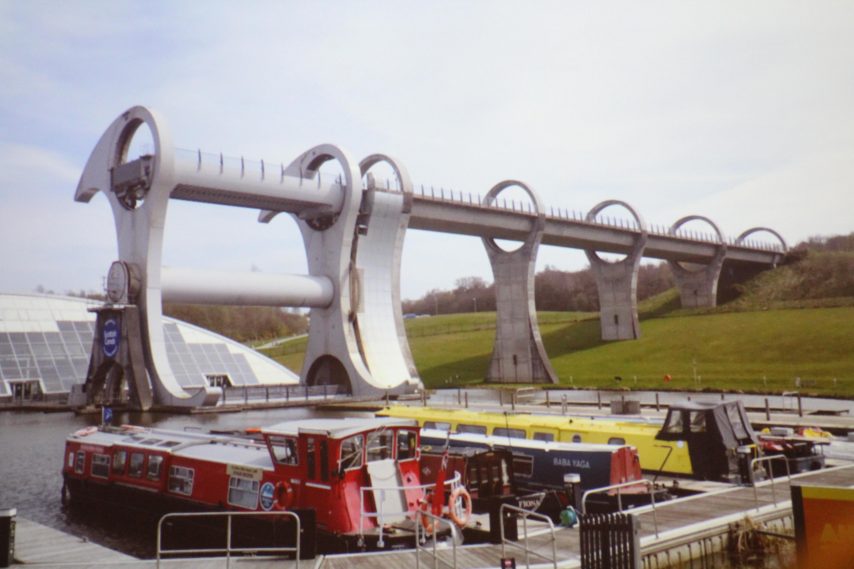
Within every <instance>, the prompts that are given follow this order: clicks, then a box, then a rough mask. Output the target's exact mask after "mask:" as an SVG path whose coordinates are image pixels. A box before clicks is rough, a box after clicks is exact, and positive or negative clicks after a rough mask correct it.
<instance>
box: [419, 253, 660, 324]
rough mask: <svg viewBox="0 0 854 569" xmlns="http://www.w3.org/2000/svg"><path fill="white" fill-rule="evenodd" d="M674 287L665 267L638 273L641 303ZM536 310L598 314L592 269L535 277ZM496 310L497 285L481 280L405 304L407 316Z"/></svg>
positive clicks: (547, 272)
mask: <svg viewBox="0 0 854 569" xmlns="http://www.w3.org/2000/svg"><path fill="white" fill-rule="evenodd" d="M671 287H673V276H672V275H671V273H670V268H669V267H668V266H667V264H666V263H658V264H654V265H641V267H640V271H639V273H638V288H637V292H638V299H639V300H643V299H645V298H649V297H651V296H655V295H656V294H659V293H661V292H664V291H665V290H667V289H669V288H671ZM534 298H535V299H536V304H537V310H553V311H570V312H575V311H579V312H595V311H597V310H599V294H598V292H597V290H596V279H595V278H594V276H593V272H592V271H591V269H590V268H587V269H584V270H581V271H574V272H570V271H561V270H558V269H557V268H555V267H552V266H548V265H547V266H546V268H545V269H544V270H543V271H541V272H539V273H537V274H536V275H535V277H534ZM494 310H495V285H494V284H491V283H487V282H486V281H485V280H483V279H482V278H480V277H465V278H461V279H457V281H456V283H455V286H454V288H453V289H452V290H439V289H433V290H431V291H429V292H427V294H425V295H424V296H422V297H421V298H419V299H417V300H405V301H404V302H403V312H404V313H414V314H452V313H460V312H487V311H494Z"/></svg>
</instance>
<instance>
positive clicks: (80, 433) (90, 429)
mask: <svg viewBox="0 0 854 569" xmlns="http://www.w3.org/2000/svg"><path fill="white" fill-rule="evenodd" d="M97 432H98V427H84V428H82V429H80V430H78V431H75V433H74V434H75V435H77V436H78V437H88V436H89V435H91V434H92V433H97Z"/></svg>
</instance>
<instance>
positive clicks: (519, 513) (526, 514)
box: [498, 504, 557, 569]
mask: <svg viewBox="0 0 854 569" xmlns="http://www.w3.org/2000/svg"><path fill="white" fill-rule="evenodd" d="M506 511H510V512H514V513H515V516H514V517H516V518H522V532H523V537H522V539H521V540H520V541H521V542H520V541H511V540H509V539H507V538H505V537H504V515H505V514H504V512H506ZM498 514H499V515H498V517H499V519H500V520H501V522H500V525H501V557H502V559H503V558H506V557H507V553H506V551H505V548H506V546H511V547H516V548H518V549H521V550H522V551H524V553H525V567H528V568H530V567H531V555H536V556H537V557H539V558H541V559H545V560H546V561H548V562H549V563H551V565H552V567H554V569H557V537H556V536H555V525H554V523H553V522H552V520H551V518H550V517H548V516H545V515H543V514H538V513H537V512H533V511H531V510H526V509H524V508H520V507H518V506H513V505H512V504H501V508H499V510H498ZM528 518H534V519H537V520H541V521H543V522H546V523H547V524H548V527H549V532H550V533H551V539H550V541H551V546H552V547H551V550H552V555H551V557H549V556H548V555H544V554H543V553H540V552H539V551H537V550H536V549H531V548H530V547H528Z"/></svg>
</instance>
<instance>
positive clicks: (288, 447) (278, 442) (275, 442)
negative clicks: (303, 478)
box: [270, 437, 299, 466]
mask: <svg viewBox="0 0 854 569" xmlns="http://www.w3.org/2000/svg"><path fill="white" fill-rule="evenodd" d="M270 448H271V449H272V450H273V456H274V457H275V458H276V462H278V463H279V464H287V465H289V466H295V465H297V464H299V458H298V456H297V440H296V439H293V438H290V437H270Z"/></svg>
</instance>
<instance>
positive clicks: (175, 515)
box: [156, 511, 302, 569]
mask: <svg viewBox="0 0 854 569" xmlns="http://www.w3.org/2000/svg"><path fill="white" fill-rule="evenodd" d="M247 516H251V517H262V516H281V517H288V518H293V520H294V522H295V524H294V527H295V530H294V533H295V546H294V547H281V546H279V547H232V545H231V528H232V524H231V519H232V518H233V517H247ZM214 517H220V518H221V517H225V518H226V533H225V547H206V548H192V549H164V548H163V542H162V537H163V522H164V521H166V520H167V519H174V518H214ZM301 533H302V528H301V526H300V519H299V516H298V515H296V514H295V513H294V512H288V511H281V512H176V513H172V514H166V515H165V516H163V517H162V518H160V521H159V522H157V564H156V567H157V569H160V556H161V555H163V554H165V555H198V554H211V553H225V566H226V569H228V568H229V567H230V566H231V554H232V553H249V554H252V555H255V554H258V553H293V554H294V559H295V561H296V565H295V567H296V569H299V563H300V535H301Z"/></svg>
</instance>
